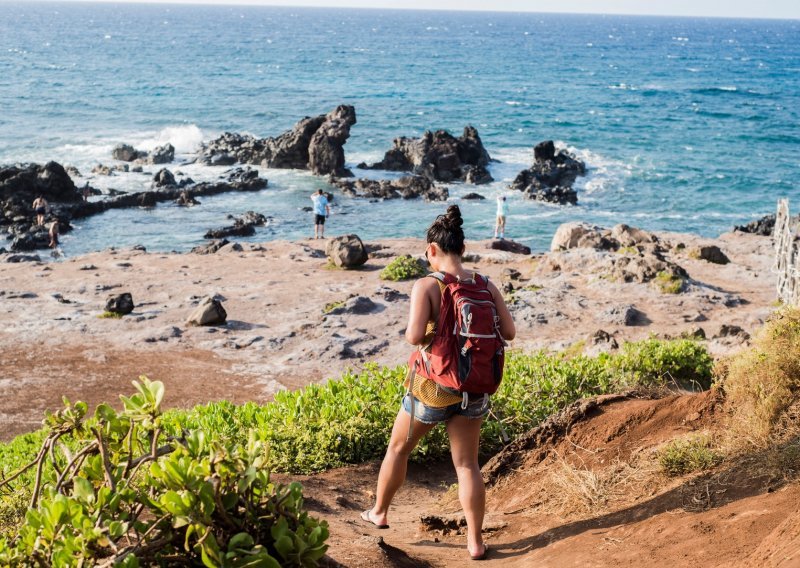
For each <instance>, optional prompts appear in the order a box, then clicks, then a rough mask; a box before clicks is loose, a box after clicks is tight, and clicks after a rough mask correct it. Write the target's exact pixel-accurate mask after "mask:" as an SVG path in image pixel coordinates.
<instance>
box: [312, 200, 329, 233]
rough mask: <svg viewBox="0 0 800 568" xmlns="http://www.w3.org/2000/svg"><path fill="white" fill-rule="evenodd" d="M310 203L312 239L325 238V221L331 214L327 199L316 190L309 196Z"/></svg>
mask: <svg viewBox="0 0 800 568" xmlns="http://www.w3.org/2000/svg"><path fill="white" fill-rule="evenodd" d="M311 201H312V202H313V203H314V238H315V239H324V238H325V219H327V218H328V217H329V216H330V214H331V206H330V205H328V197H327V196H326V195H325V194H324V193H323V192H322V190H321V189H318V190H317V192H316V193H313V194H311Z"/></svg>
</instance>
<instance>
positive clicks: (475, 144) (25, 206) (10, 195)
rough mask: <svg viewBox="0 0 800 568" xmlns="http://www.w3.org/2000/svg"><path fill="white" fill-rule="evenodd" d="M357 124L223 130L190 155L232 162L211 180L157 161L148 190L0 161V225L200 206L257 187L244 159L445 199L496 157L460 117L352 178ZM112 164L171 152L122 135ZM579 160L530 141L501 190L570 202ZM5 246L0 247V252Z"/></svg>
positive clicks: (362, 189)
mask: <svg viewBox="0 0 800 568" xmlns="http://www.w3.org/2000/svg"><path fill="white" fill-rule="evenodd" d="M355 124H356V111H355V108H354V107H352V106H350V105H340V106H338V107H337V108H336V109H334V110H333V111H331V112H329V113H327V114H322V115H318V116H316V117H305V118H303V119H301V120H300V121H299V122H297V123H296V124H295V126H294V127H293V128H292V129H291V130H288V131H286V132H284V133H283V134H280V135H279V136H277V137H274V138H273V137H267V138H256V137H253V136H250V135H242V134H236V133H225V134H223V135H222V136H220V137H218V138H216V139H214V140H211V141H209V142H207V143H204V144H203V145H202V146H201V148H200V149H199V150H198V152H197V154H196V156H195V158H194V159H193V160H192V161H191V162H189V163H195V162H196V163H201V164H205V165H211V166H226V167H227V166H236V167H232V169H230V170H228V171H227V172H225V174H224V175H223V176H221V180H220V181H216V182H201V183H195V182H194V181H193V180H192V179H191V178H182V179H180V180H178V179H177V178H178V177H180V174H179V175H178V176H177V177H176V175H175V174H174V173H173V172H172V171H170V170H169V169H167V168H166V167H164V168H161V169H159V170H158V171H157V172H155V174H154V175H153V178H152V182H151V188H150V190H147V191H136V192H121V191H118V190H110V191H109V192H108V195H103V192H101V191H100V190H98V189H96V188H94V187H91V186H89V184H88V182H87V183H86V184H85V185H84V186H83V187H81V188H78V187H77V186H76V185H75V182H74V181H73V176H74V177H76V178H79V177H80V173H79V172H78V171H77V170H76V169H75V168H71V167H70V168H66V169H65V168H64V167H62V166H61V165H60V164H58V163H56V162H48V163H47V164H44V165H39V164H25V165H12V166H5V167H0V232H4V233H5V235H6V238H7V239H8V240H9V241H11V242H10V243H9V245H8V248H9V249H10V250H11V251H12V252H30V251H36V250H39V249H44V248H47V246H48V243H49V242H50V239H49V236H48V227H49V225H50V224H52V222H53V221H54V220H56V219H57V220H58V228H59V232H60V233H66V232H69V231H70V230H72V224H71V221H72V220H74V219H78V218H84V217H88V216H91V215H96V214H99V213H103V212H105V211H108V210H110V209H118V208H128V207H154V206H156V205H157V204H158V203H162V202H174V203H176V204H178V205H200V203H201V202H200V201H199V200H198V199H197V198H198V197H202V196H206V195H215V194H219V193H225V192H238V191H259V190H262V189H265V188H267V187H268V181H267V180H266V179H263V178H261V177H259V172H258V170H255V169H252V168H251V167H250V165H257V166H261V167H266V168H290V169H300V170H307V171H310V172H311V173H312V174H314V175H316V176H320V177H324V178H326V179H327V182H328V184H329V185H330V186H331V187H333V188H338V189H339V190H341V191H342V193H343V194H344V195H346V196H349V197H354V198H365V199H372V200H374V199H380V200H383V199H395V198H403V199H414V198H423V199H425V200H428V201H444V200H447V199H448V197H449V195H450V193H449V190H448V187H447V186H446V185H443V184H449V183H463V184H469V185H482V184H486V183H490V182H492V181H493V178H492V176H491V173H490V172H489V170H488V166H489V165H490V164H491V163H492V162H495V161H496V160H494V159H492V158H491V156H490V155H489V152H488V150H487V149H486V148H485V147H484V145H483V142H482V140H481V138H480V135H479V134H478V131H477V129H475V128H474V127H472V126H466V127H465V128H464V131H463V133H462V135H461V136H459V137H455V136H453V135H452V134H450V133H449V132H447V131H444V130H437V131H433V132H432V131H426V132H425V133H424V134H423V135H422V136H421V137H419V138H408V137H400V138H397V139H395V140H394V144H393V147H392V148H391V149H389V150H388V151H387V152H386V153H385V155H384V158H383V159H382V160H380V161H379V162H376V163H374V164H366V163H361V164H359V165H358V168H359V169H362V170H365V171H369V170H381V171H388V172H407V173H408V175H407V176H403V177H401V178H399V179H392V180H387V179H372V178H359V179H354V176H353V172H352V171H350V170H349V169H348V168H346V167H345V163H346V160H345V152H344V145H345V144H346V142H347V140H348V138H349V137H350V129H351V127H352V126H354V125H355ZM111 158H112V159H114V160H116V161H117V162H118V163H117V164H115V165H113V166H105V165H102V164H98V165H97V166H96V167H95V168H94V169H93V173H95V174H99V175H114V174H115V172H143V169H142V168H143V166H152V165H164V166H166V165H168V164H170V163H172V162H173V161H174V160H175V148H174V147H173V146H172V145H171V144H166V145H163V146H159V147H157V148H155V149H154V150H152V151H150V152H145V151H143V150H138V149H136V148H134V147H133V146H131V145H129V144H124V143H123V144H118V145H117V146H116V147H114V149H113V150H112V152H111ZM585 173H586V166H585V164H584V163H583V162H580V161H579V160H577V159H576V158H575V156H573V155H571V154H570V153H568V152H567V151H566V150H563V149H561V150H558V151H556V148H555V145H554V143H553V142H552V141H545V142H541V143H539V144H537V145H536V146H535V147H534V149H533V165H532V166H531V167H530V168H528V169H526V170H523V171H522V172H520V173H519V174H518V175H517V177H516V179H515V180H514V181H513V183H511V185H510V186H509V189H513V190H518V191H520V192H522V193H523V194H524V195H525V196H526V197H527V198H529V199H533V200H538V201H545V202H549V203H555V204H559V205H567V204H573V205H574V204H576V203H577V192H576V191H575V190H574V189H573V187H572V186H573V184H574V182H575V180H576V179H577V177H579V176H582V175H585ZM39 196H42V197H43V198H45V199H46V200H47V202H48V210H47V212H46V214H45V223H44V224H43V225H37V224H35V223H34V219H35V217H36V215H35V213H34V211H33V207H32V203H33V201H34V199H36V198H37V197H39ZM2 250H4V247H0V251H2Z"/></svg>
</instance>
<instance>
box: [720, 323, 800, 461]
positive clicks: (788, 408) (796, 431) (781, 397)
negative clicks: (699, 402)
mask: <svg viewBox="0 0 800 568" xmlns="http://www.w3.org/2000/svg"><path fill="white" fill-rule="evenodd" d="M717 372H718V373H720V374H721V375H722V377H721V378H722V387H723V389H724V391H725V395H726V405H727V408H728V411H729V423H728V428H727V432H728V433H729V440H728V443H729V444H730V446H731V447H732V448H733V449H735V450H747V449H765V448H767V447H770V446H775V445H779V444H782V443H785V442H787V441H790V440H791V439H793V438H797V437H798V436H799V435H800V423H799V422H798V416H799V415H800V309H799V308H784V309H782V310H780V311H778V312H776V313H775V314H774V315H773V317H772V318H770V320H769V321H768V322H767V323H766V325H765V326H764V327H763V328H762V329H761V331H760V332H759V333H758V335H757V336H756V338H755V340H754V342H753V346H752V347H751V348H749V349H747V350H744V351H742V352H740V353H739V354H737V355H734V356H733V357H731V358H730V359H728V360H727V361H725V362H724V363H723V364H722V365H720V366H719V367H718V368H717Z"/></svg>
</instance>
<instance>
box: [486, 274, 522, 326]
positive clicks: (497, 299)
mask: <svg viewBox="0 0 800 568" xmlns="http://www.w3.org/2000/svg"><path fill="white" fill-rule="evenodd" d="M489 291H490V292H491V293H492V297H493V298H494V304H495V306H497V315H498V316H500V335H502V336H503V339H505V340H506V341H511V340H512V339H514V337H516V335H517V328H516V327H515V326H514V320H513V319H512V317H511V312H509V311H508V306H506V301H505V300H504V299H503V295H502V294H501V293H500V290H498V289H497V286H495V285H494V282H492V281H491V280H489Z"/></svg>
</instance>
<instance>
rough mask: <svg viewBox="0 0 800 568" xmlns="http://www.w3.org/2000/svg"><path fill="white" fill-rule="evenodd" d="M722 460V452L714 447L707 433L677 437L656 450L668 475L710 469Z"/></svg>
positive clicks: (659, 460)
mask: <svg viewBox="0 0 800 568" xmlns="http://www.w3.org/2000/svg"><path fill="white" fill-rule="evenodd" d="M722 460H723V454H722V452H721V451H720V450H719V449H717V448H716V446H715V443H714V440H713V438H712V437H711V436H710V435H709V434H708V433H700V434H691V435H689V436H686V437H683V438H677V439H675V440H672V441H670V442H668V443H667V444H666V445H665V446H664V447H663V448H661V450H659V452H658V462H659V464H660V465H661V469H662V471H663V472H664V473H666V474H667V475H670V476H678V475H685V474H687V473H694V472H696V471H703V470H706V469H711V468H712V467H715V466H717V465H719V464H720V463H721V462H722Z"/></svg>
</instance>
